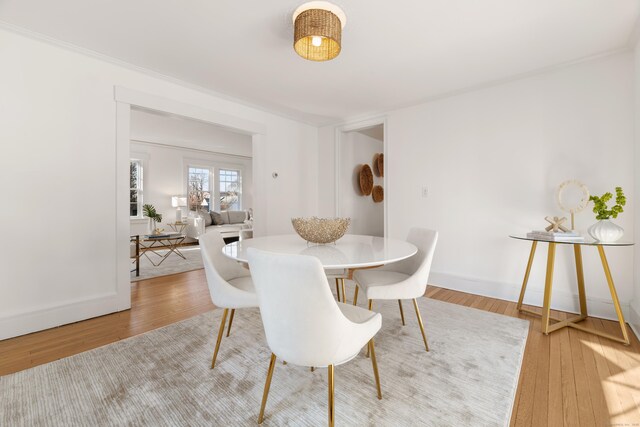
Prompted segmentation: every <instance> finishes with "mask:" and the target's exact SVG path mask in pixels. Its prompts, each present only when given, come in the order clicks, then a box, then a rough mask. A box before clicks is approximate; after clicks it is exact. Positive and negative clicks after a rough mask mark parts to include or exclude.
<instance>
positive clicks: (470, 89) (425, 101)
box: [323, 46, 632, 126]
mask: <svg viewBox="0 0 640 427" xmlns="http://www.w3.org/2000/svg"><path fill="white" fill-rule="evenodd" d="M630 51H632V48H631V47H630V46H623V47H620V48H616V49H611V50H607V51H604V52H600V53H597V54H594V55H587V56H584V57H581V58H577V59H573V60H570V61H565V62H561V63H558V64H555V65H550V66H548V67H543V68H538V69H536V70H532V71H527V72H525V73H519V74H514V75H512V76H509V77H504V78H501V79H496V80H491V81H488V82H485V83H479V84H476V85H471V86H467V87H466V88H462V89H457V90H452V91H448V92H443V93H440V94H436V95H433V96H428V97H425V98H421V99H419V100H416V101H412V102H407V103H404V104H398V105H396V106H394V107H392V108H388V109H384V110H377V111H370V112H368V113H363V114H358V115H354V116H350V117H347V118H345V119H342V120H338V121H335V122H333V123H328V124H325V125H323V126H342V125H346V124H349V123H353V122H358V121H363V120H369V119H371V118H375V117H379V116H387V115H389V114H390V113H393V112H395V111H399V110H404V109H407V108H413V107H417V106H419V105H422V104H428V103H431V102H435V101H440V100H442V99H446V98H452V97H454V96H459V95H464V94H467V93H471V92H475V91H479V90H483V89H489V88H492V87H497V86H502V85H504V84H507V83H512V82H516V81H519V80H525V79H528V78H531V77H536V76H539V75H544V74H548V73H553V72H555V71H559V70H562V69H565V68H569V67H572V66H574V65H579V64H583V63H587V62H591V61H598V60H602V59H605V58H608V57H610V56H614V55H619V54H622V53H627V52H630Z"/></svg>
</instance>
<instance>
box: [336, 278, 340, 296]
mask: <svg viewBox="0 0 640 427" xmlns="http://www.w3.org/2000/svg"><path fill="white" fill-rule="evenodd" d="M339 280H340V279H338V278H337V277H336V299H337V300H338V302H339V301H340V282H339Z"/></svg>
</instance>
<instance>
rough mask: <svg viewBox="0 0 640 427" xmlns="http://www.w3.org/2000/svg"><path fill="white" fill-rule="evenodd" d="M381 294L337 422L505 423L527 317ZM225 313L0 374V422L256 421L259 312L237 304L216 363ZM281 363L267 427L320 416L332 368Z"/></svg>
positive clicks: (339, 381)
mask: <svg viewBox="0 0 640 427" xmlns="http://www.w3.org/2000/svg"><path fill="white" fill-rule="evenodd" d="M419 304H420V309H421V310H422V315H423V318H424V319H425V321H426V329H427V333H428V338H429V347H430V351H429V352H428V353H427V352H425V351H424V346H423V343H422V338H421V336H420V331H419V329H418V325H417V321H416V319H415V315H414V316H412V314H413V310H411V311H410V309H411V307H410V306H406V307H405V312H406V313H405V314H406V319H407V325H406V326H404V327H403V326H402V325H401V323H400V319H399V317H400V316H399V313H398V305H397V303H396V302H395V301H389V302H387V303H381V304H379V305H378V308H379V309H380V311H381V312H382V314H383V326H382V329H381V331H380V332H379V333H378V335H377V336H376V355H377V359H378V367H379V371H380V380H381V384H382V393H383V399H382V400H378V399H377V398H376V391H375V385H374V384H375V383H374V379H373V373H372V367H371V360H370V359H368V358H366V357H365V356H364V351H362V352H361V356H359V357H356V358H355V359H353V360H352V361H350V362H348V363H346V364H344V365H340V366H337V367H336V369H335V411H336V415H335V417H336V425H338V426H373V425H376V426H409V425H411V426H413V425H421V426H474V427H477V426H507V425H508V424H509V419H510V415H511V410H512V406H513V402H514V396H515V392H516V387H517V382H518V376H519V371H520V366H521V363H522V357H523V353H524V348H525V342H526V339H527V333H528V325H529V323H528V321H525V320H521V319H516V318H510V317H506V316H502V315H498V314H494V313H488V312H484V311H480V310H476V309H472V308H468V307H462V306H458V305H453V304H449V303H445V302H441V301H436V300H431V299H427V298H421V299H420V302H419ZM221 313H222V310H214V311H212V312H209V313H205V314H202V315H199V316H197V317H194V318H191V319H188V320H185V321H182V322H180V323H176V324H173V325H170V326H167V327H164V328H162V329H158V330H155V331H152V332H149V333H146V334H144V335H140V336H137V337H133V338H129V339H127V340H124V341H119V342H117V343H114V344H110V345H107V346H104V347H101V348H98V349H95V350H92V351H88V352H85V353H81V354H79V355H76V356H72V357H69V358H66V359H62V360H59V361H56V362H52V363H49V364H47V365H43V366H39V367H35V368H32V369H29V370H26V371H22V372H18V373H16V374H12V375H8V376H5V377H2V378H0V425H3V426H4V425H6V426H45V425H46V426H103V425H105V426H106V425H136V426H139V425H141V426H173V425H182V426H205V425H208V426H255V425H257V417H258V412H259V409H260V401H261V398H262V391H263V387H264V381H265V377H266V373H267V368H268V364H269V357H270V351H269V349H268V348H267V346H266V342H265V338H264V333H263V329H262V323H261V320H260V315H259V311H258V310H257V309H243V310H238V311H237V312H236V315H235V319H234V322H233V329H232V331H231V336H230V337H229V338H226V337H224V338H223V341H222V346H221V350H220V353H219V355H218V361H217V364H216V368H215V369H214V370H211V369H209V364H210V361H211V354H212V350H213V346H214V342H215V335H216V331H217V329H218V327H219V321H220V318H221ZM280 362H281V361H279V363H278V364H277V366H276V369H275V373H274V376H273V381H272V383H271V392H270V394H269V400H268V403H267V408H266V414H265V416H266V418H265V420H264V424H263V425H264V426H283V425H295V426H321V425H325V424H326V423H327V370H326V369H316V370H315V372H310V370H309V369H308V368H303V367H299V366H294V365H291V364H287V365H283V364H282V363H280Z"/></svg>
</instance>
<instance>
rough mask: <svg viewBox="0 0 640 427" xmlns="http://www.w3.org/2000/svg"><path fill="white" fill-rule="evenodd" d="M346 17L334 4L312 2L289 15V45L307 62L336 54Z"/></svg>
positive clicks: (326, 59) (325, 58) (326, 58)
mask: <svg viewBox="0 0 640 427" xmlns="http://www.w3.org/2000/svg"><path fill="white" fill-rule="evenodd" d="M345 23H346V16H345V14H344V12H343V11H342V9H340V8H339V7H338V6H336V5H334V4H331V3H329V2H325V1H313V2H309V3H305V4H303V5H302V6H300V7H299V8H298V9H297V10H296V11H295V13H294V14H293V27H294V32H293V48H294V50H295V51H296V53H297V54H298V55H300V56H301V57H303V58H305V59H308V60H310V61H328V60H331V59H333V58H335V57H336V56H338V54H340V51H341V49H342V47H341V42H342V28H344V25H345Z"/></svg>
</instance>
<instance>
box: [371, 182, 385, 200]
mask: <svg viewBox="0 0 640 427" xmlns="http://www.w3.org/2000/svg"><path fill="white" fill-rule="evenodd" d="M371 198H372V199H373V201H374V202H375V203H380V202H381V201H383V200H384V188H382V187H381V186H379V185H376V186H375V187H373V190H372V192H371Z"/></svg>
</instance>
